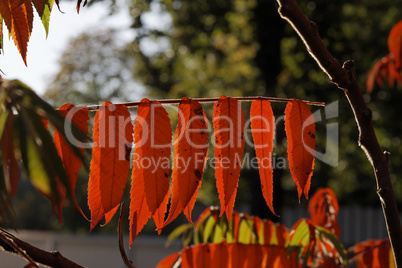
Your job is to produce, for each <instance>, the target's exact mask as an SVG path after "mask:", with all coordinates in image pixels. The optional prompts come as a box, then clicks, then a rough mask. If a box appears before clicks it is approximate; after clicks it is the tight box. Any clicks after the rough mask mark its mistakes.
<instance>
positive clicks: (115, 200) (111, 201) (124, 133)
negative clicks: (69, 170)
mask: <svg viewBox="0 0 402 268" xmlns="http://www.w3.org/2000/svg"><path fill="white" fill-rule="evenodd" d="M132 133H133V128H132V124H131V118H130V113H129V112H128V110H127V107H125V106H124V105H113V104H112V103H110V102H108V101H107V102H105V103H104V104H102V106H101V107H100V108H99V110H98V112H97V113H96V115H95V122H94V128H93V141H94V146H93V148H92V160H91V171H90V173H89V183H88V205H89V209H90V210H91V230H92V229H93V228H94V227H95V226H96V224H97V223H98V222H99V221H100V220H101V219H102V218H103V216H104V215H105V214H107V213H108V212H110V211H112V210H114V211H116V207H118V206H119V203H120V201H121V197H122V195H123V191H124V188H125V185H126V182H127V177H128V171H129V169H130V163H129V159H127V158H126V147H127V144H129V145H131V143H132V141H133V136H132ZM110 218H111V216H110V215H108V219H110Z"/></svg>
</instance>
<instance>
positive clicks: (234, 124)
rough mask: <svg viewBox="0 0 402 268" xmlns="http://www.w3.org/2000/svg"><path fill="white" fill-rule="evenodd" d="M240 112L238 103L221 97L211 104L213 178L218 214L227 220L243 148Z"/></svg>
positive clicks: (234, 192) (242, 123)
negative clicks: (219, 207)
mask: <svg viewBox="0 0 402 268" xmlns="http://www.w3.org/2000/svg"><path fill="white" fill-rule="evenodd" d="M244 124H245V122H244V113H243V110H242V107H241V105H240V103H239V102H238V101H237V100H236V99H234V98H229V97H226V96H221V97H220V98H219V100H218V101H217V102H216V103H215V106H214V112H213V126H214V134H215V159H214V160H215V177H216V186H217V188H218V192H219V199H220V203H221V213H220V216H222V215H223V213H224V212H226V217H227V218H228V219H230V217H231V215H232V211H233V206H234V202H235V198H236V192H237V185H238V182H239V176H240V169H241V161H242V157H243V151H244V145H245V140H244Z"/></svg>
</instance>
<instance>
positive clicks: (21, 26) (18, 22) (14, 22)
mask: <svg viewBox="0 0 402 268" xmlns="http://www.w3.org/2000/svg"><path fill="white" fill-rule="evenodd" d="M2 1H5V0H2ZM10 2H11V1H10ZM10 2H9V3H10ZM14 3H17V4H18V5H16V6H11V5H10V10H11V29H10V28H9V27H10V26H9V25H7V27H8V29H9V30H10V33H11V36H12V38H13V39H14V43H15V45H16V46H17V48H18V50H19V52H20V54H21V56H22V59H23V60H24V63H25V65H26V64H27V59H26V56H27V47H28V41H29V38H30V37H31V32H32V25H33V8H32V4H31V1H30V0H21V1H19V2H18V1H14ZM20 3H21V4H20ZM6 24H7V23H6Z"/></svg>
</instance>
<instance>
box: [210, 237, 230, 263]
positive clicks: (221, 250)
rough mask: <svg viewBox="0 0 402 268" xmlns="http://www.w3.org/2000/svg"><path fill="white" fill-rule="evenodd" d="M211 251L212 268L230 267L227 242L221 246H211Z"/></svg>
mask: <svg viewBox="0 0 402 268" xmlns="http://www.w3.org/2000/svg"><path fill="white" fill-rule="evenodd" d="M209 248H210V251H211V268H224V267H228V257H229V252H228V246H227V244H226V241H224V242H222V243H220V244H210V245H209Z"/></svg>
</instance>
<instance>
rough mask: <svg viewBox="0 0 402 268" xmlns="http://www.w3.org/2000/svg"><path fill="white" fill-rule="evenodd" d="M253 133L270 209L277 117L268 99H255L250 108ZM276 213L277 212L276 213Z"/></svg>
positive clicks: (262, 182)
mask: <svg viewBox="0 0 402 268" xmlns="http://www.w3.org/2000/svg"><path fill="white" fill-rule="evenodd" d="M250 121H251V133H252V135H253V140H254V148H255V152H256V155H257V160H258V169H259V172H260V180H261V188H262V193H263V196H264V199H265V202H267V205H268V207H269V209H270V210H271V211H272V213H274V214H275V211H274V207H273V203H272V202H273V167H272V150H273V140H274V137H275V117H274V114H273V111H272V108H271V104H270V102H269V101H267V100H254V101H253V102H252V103H251V109H250ZM275 215H276V214H275Z"/></svg>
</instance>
